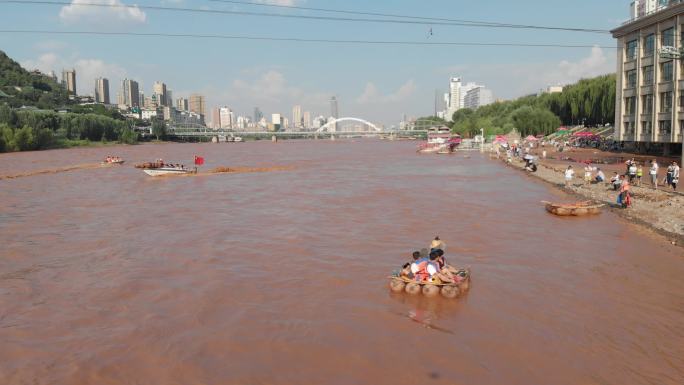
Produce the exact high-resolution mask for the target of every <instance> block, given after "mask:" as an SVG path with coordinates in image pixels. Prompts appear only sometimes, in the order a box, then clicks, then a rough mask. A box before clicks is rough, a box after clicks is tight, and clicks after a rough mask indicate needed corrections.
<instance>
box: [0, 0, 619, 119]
mask: <svg viewBox="0 0 684 385" xmlns="http://www.w3.org/2000/svg"><path fill="white" fill-rule="evenodd" d="M63 1H64V2H69V1H68V0H63ZM84 2H91V3H92V2H98V3H123V4H139V5H163V6H169V7H187V8H203V9H211V10H237V11H255V12H268V13H285V14H301V15H317V14H320V13H315V12H312V11H303V10H293V9H283V8H279V9H278V8H268V7H257V6H249V5H238V4H225V3H220V2H215V1H206V0H193V1H190V0H161V1H159V0H156V1H155V0H142V1H137V2H135V3H134V2H133V1H132V0H71V3H72V5H68V6H66V5H30V4H8V3H0V25H1V26H2V27H1V28H0V29H4V30H10V29H18V30H27V29H41V30H55V31H127V32H141V33H150V32H162V33H176V34H177V33H187V34H222V35H248V36H268V37H294V38H314V39H334V40H401V41H434V42H439V41H443V42H447V41H448V42H489V43H540V44H578V45H588V46H593V45H597V46H604V47H609V46H615V44H616V43H615V41H614V40H613V39H612V37H611V36H610V35H609V34H594V33H578V32H561V31H540V30H515V29H499V28H475V27H458V26H442V25H432V26H428V25H403V24H385V23H359V22H338V21H322V20H304V19H279V18H269V17H255V16H244V15H242V16H237V15H218V14H196V13H183V12H167V11H158V10H148V9H143V10H140V9H138V10H131V9H121V8H114V9H112V8H100V7H88V6H79V5H77V4H78V3H84ZM260 2H272V3H278V4H283V5H293V4H294V5H300V6H306V7H317V8H333V9H344V10H353V11H364V12H380V13H395V14H406V15H413V16H425V17H440V18H450V19H468V20H478V21H491V22H504V23H515V24H534V25H551V26H563V27H581V28H592V29H611V28H614V27H616V26H617V25H619V23H620V22H621V21H623V20H626V19H627V18H628V14H629V12H628V11H629V8H628V6H629V1H628V0H602V1H590V0H575V1H567V0H565V1H561V0H552V1H543V2H542V1H531V0H522V1H508V0H481V1H472V0H471V1H465V0H424V1H419V0H393V1H361V0H345V1H334V0H269V1H267V0H261V1H260ZM326 15H327V16H343V15H335V14H326ZM350 17H361V16H350ZM369 17H370V16H369ZM430 28H432V30H433V35H432V36H430V37H428V32H429V30H430ZM0 49H2V50H4V51H5V52H7V54H8V55H10V56H11V57H12V58H14V59H15V60H17V61H19V62H20V63H22V65H24V66H25V67H27V68H28V69H33V68H38V69H40V70H43V71H47V70H51V69H52V70H55V72H57V73H60V72H61V69H62V68H63V67H66V68H70V67H76V69H77V76H78V79H77V83H78V89H79V93H83V94H92V92H93V91H92V89H93V87H94V79H95V78H96V77H98V76H104V77H107V78H109V79H110V87H111V89H110V94H111V97H112V98H113V99H114V100H115V98H116V92H117V90H118V81H119V79H121V78H122V77H128V78H132V79H135V80H138V81H140V82H141V84H142V86H143V90H144V91H145V93H146V94H149V93H150V92H151V88H152V84H153V83H154V82H155V81H156V80H161V81H164V82H165V83H166V84H167V85H168V88H169V89H172V90H173V95H174V98H175V97H179V96H185V97H187V96H189V94H190V93H192V92H198V93H203V94H205V95H206V96H207V99H208V105H209V106H210V107H211V106H218V105H228V106H230V107H232V108H233V109H234V110H235V111H237V112H238V113H241V114H246V115H251V114H252V111H253V109H254V107H255V106H259V107H260V108H261V109H262V111H264V112H266V113H267V114H270V113H273V112H280V113H283V114H285V115H286V116H290V115H291V111H292V106H293V105H295V104H301V105H302V106H303V109H304V110H307V111H312V113H316V114H322V115H326V116H327V115H329V114H330V110H329V103H328V100H329V98H330V96H332V95H336V96H337V97H338V99H339V100H340V107H339V109H340V115H341V116H355V117H360V118H366V119H368V120H371V121H374V122H379V123H384V124H387V125H391V124H397V123H398V122H399V120H400V119H401V117H402V115H403V114H407V115H408V116H422V115H429V114H431V113H432V110H433V105H434V94H435V90H436V89H440V90H442V91H446V88H447V82H448V79H449V77H450V76H452V75H453V76H461V77H462V78H463V80H464V81H465V82H469V81H473V82H478V83H481V84H485V85H487V86H488V87H489V88H491V89H492V90H493V91H494V93H495V95H496V97H498V98H502V99H509V98H514V97H516V96H521V95H524V94H528V93H531V92H536V91H538V90H539V89H541V88H544V87H546V86H548V85H552V84H564V83H569V82H574V81H576V80H578V79H579V78H582V77H590V76H595V75H599V74H604V73H609V72H614V71H615V56H616V52H615V50H614V49H610V48H599V47H594V48H590V47H587V48H529V47H527V48H522V47H463V46H387V45H358V44H331V43H302V42H298V43H295V42H272V41H249V40H218V39H191V38H181V37H174V38H160V37H131V36H122V37H105V36H92V35H91V36H88V35H54V34H53V35H50V34H16V33H0Z"/></svg>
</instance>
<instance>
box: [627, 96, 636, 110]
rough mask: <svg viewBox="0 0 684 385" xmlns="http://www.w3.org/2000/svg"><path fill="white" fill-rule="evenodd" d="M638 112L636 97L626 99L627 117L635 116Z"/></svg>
mask: <svg viewBox="0 0 684 385" xmlns="http://www.w3.org/2000/svg"><path fill="white" fill-rule="evenodd" d="M635 112H636V97H635V96H630V97H627V98H625V115H634V113H635Z"/></svg>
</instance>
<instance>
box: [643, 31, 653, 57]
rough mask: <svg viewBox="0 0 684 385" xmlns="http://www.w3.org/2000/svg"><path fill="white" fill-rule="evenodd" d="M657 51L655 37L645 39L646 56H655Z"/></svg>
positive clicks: (649, 36)
mask: <svg viewBox="0 0 684 385" xmlns="http://www.w3.org/2000/svg"><path fill="white" fill-rule="evenodd" d="M654 50H655V35H654V34H650V35H648V36H646V37H645V38H644V56H653V51H654Z"/></svg>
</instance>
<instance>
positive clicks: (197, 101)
mask: <svg viewBox="0 0 684 385" xmlns="http://www.w3.org/2000/svg"><path fill="white" fill-rule="evenodd" d="M189 105H190V112H194V113H196V114H200V115H202V116H206V115H207V106H206V100H205V99H204V96H202V95H200V94H192V95H190V101H189Z"/></svg>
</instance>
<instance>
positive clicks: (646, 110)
mask: <svg viewBox="0 0 684 385" xmlns="http://www.w3.org/2000/svg"><path fill="white" fill-rule="evenodd" d="M641 105H642V106H643V111H642V112H641V113H642V114H651V113H653V95H643V96H642V97H641Z"/></svg>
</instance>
